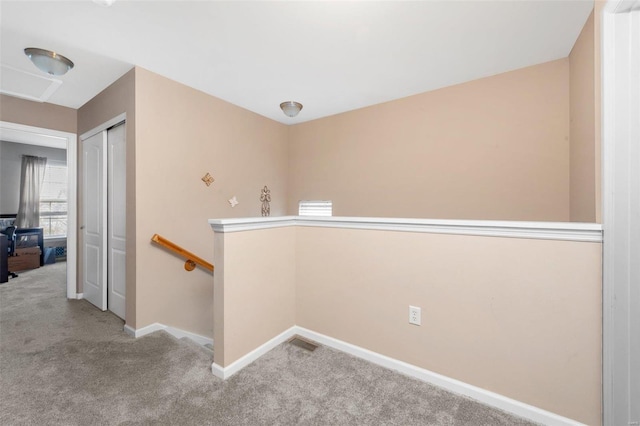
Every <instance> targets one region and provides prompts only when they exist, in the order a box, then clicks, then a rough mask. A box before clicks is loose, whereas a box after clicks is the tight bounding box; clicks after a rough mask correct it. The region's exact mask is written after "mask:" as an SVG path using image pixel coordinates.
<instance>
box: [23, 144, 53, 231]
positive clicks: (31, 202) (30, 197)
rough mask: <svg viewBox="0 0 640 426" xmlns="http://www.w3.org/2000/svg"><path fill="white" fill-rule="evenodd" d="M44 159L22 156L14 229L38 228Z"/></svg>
mask: <svg viewBox="0 0 640 426" xmlns="http://www.w3.org/2000/svg"><path fill="white" fill-rule="evenodd" d="M46 167H47V158H46V157H34V156H32V155H23V156H22V171H21V173H20V204H19V205H18V216H17V217H16V227H18V228H37V227H38V226H40V188H41V187H42V183H43V181H44V170H45V168H46Z"/></svg>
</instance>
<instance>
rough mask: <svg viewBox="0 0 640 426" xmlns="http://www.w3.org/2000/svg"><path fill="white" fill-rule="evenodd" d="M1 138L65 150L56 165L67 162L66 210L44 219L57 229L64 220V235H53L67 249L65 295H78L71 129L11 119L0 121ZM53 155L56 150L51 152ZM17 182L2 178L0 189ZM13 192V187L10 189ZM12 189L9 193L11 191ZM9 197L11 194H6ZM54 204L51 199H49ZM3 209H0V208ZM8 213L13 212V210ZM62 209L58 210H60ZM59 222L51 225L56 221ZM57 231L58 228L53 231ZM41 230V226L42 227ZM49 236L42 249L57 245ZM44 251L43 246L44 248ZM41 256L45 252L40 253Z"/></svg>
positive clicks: (74, 162) (74, 153)
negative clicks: (10, 120)
mask: <svg viewBox="0 0 640 426" xmlns="http://www.w3.org/2000/svg"><path fill="white" fill-rule="evenodd" d="M0 140H1V141H3V142H7V143H9V144H20V145H25V146H28V147H30V148H32V149H33V148H36V147H41V149H43V150H44V149H49V150H50V152H52V153H53V152H55V151H53V150H65V151H66V154H61V155H63V157H62V158H57V162H58V165H60V164H62V163H66V168H67V173H66V174H67V183H66V202H65V203H64V207H65V210H66V212H64V213H65V214H64V216H65V217H62V216H63V215H62V214H58V215H56V214H45V215H44V219H45V221H46V220H47V219H48V222H49V225H50V226H49V229H48V231H52V230H57V229H60V226H61V224H62V223H63V222H64V224H65V225H66V232H65V235H64V236H63V235H57V236H55V237H56V238H57V239H58V240H61V239H64V240H66V241H65V246H66V249H65V250H64V251H65V253H64V256H65V257H66V283H67V285H66V292H67V298H69V299H77V298H81V297H82V295H79V294H78V292H77V280H76V270H77V269H76V267H77V232H76V229H77V213H76V210H77V197H76V195H77V175H76V170H77V139H76V135H75V134H74V133H68V132H61V131H57V130H52V129H45V128H40V127H34V126H27V125H23V124H17V123H11V122H5V121H0ZM54 155H55V154H54ZM17 185H19V179H15V178H12V179H7V180H6V181H5V179H3V184H2V186H3V187H2V190H3V191H4V190H8V188H9V187H10V186H12V187H13V189H15V187H16V186H17ZM13 192H15V191H13ZM13 192H12V193H13ZM3 199H4V200H7V198H5V197H3ZM9 199H11V197H9ZM50 204H51V205H53V201H52V202H50ZM61 204H62V203H60V202H58V206H57V207H60V205H61ZM0 213H2V212H0ZM9 213H15V212H13V211H11V212H9ZM47 213H55V212H47ZM59 213H61V212H59ZM56 221H57V223H58V226H57V227H56V226H53V228H52V227H51V225H52V224H53V225H55V223H56ZM56 232H57V231H56ZM43 234H44V230H43ZM48 236H49V237H50V238H47V237H46V236H45V237H44V238H43V239H44V242H43V243H42V247H41V249H44V248H45V247H47V245H51V244H54V245H60V244H56V243H55V241H54V240H55V238H53V237H54V236H53V235H48ZM43 251H44V250H43ZM43 256H44V253H43Z"/></svg>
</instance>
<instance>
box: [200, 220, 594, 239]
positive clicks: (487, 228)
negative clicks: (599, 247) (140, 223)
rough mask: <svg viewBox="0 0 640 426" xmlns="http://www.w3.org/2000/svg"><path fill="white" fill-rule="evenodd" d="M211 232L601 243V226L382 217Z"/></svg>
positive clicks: (259, 223) (214, 223)
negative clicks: (297, 230) (284, 230)
mask: <svg viewBox="0 0 640 426" xmlns="http://www.w3.org/2000/svg"><path fill="white" fill-rule="evenodd" d="M209 225H211V228H212V229H213V230H214V231H215V232H221V233H227V232H241V231H251V230H258V229H269V228H281V227H286V226H304V227H322V228H348V229H368V230H375V231H396V232H422V233H433V234H458V235H477V236H485V237H508V238H528V239H542V240H563V241H585V242H602V225H600V224H598V223H577V222H518V221H496V220H449V219H404V218H383V217H336V216H331V217H312V216H276V217H246V218H233V219H209Z"/></svg>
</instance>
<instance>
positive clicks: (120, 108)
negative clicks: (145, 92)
mask: <svg viewBox="0 0 640 426" xmlns="http://www.w3.org/2000/svg"><path fill="white" fill-rule="evenodd" d="M135 75H136V70H135V69H132V70H130V71H129V72H127V73H126V74H125V75H123V76H122V77H120V78H119V79H118V80H116V81H115V82H114V83H113V84H111V85H110V86H109V87H107V88H106V89H104V90H103V91H102V92H100V93H99V94H98V95H97V96H96V97H94V98H93V99H91V100H90V101H89V102H87V103H86V104H84V105H83V106H82V107H81V108H80V109H79V110H78V137H80V136H82V134H84V133H86V132H88V131H90V130H92V129H94V128H96V127H98V126H100V125H102V124H104V123H106V122H107V121H109V120H111V119H113V118H115V117H117V116H119V115H120V114H122V113H126V114H127V117H126V120H127V121H126V126H127V128H126V146H127V148H126V149H127V153H126V155H127V168H126V170H127V196H126V200H127V216H126V220H127V246H126V250H127V261H126V262H127V272H126V280H127V291H126V313H125V316H126V320H127V324H128V325H130V326H131V327H134V328H136V269H137V262H136V240H135V238H130V237H129V236H135V234H136V224H137V216H136V182H135V173H134V172H135V169H136V165H135V161H136V115H135ZM82 168H83V155H82V142H81V141H80V142H79V144H78V224H79V225H80V226H82V224H83V220H84V219H83V214H84V210H83V206H82V200H83V197H82V191H83V186H82V180H83V174H82ZM82 243H83V235H82V232H81V231H79V232H78V291H80V292H81V291H82V281H83V272H84V271H83V265H82V264H83V260H84V256H83V250H82Z"/></svg>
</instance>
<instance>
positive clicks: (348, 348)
mask: <svg viewBox="0 0 640 426" xmlns="http://www.w3.org/2000/svg"><path fill="white" fill-rule="evenodd" d="M296 335H298V336H301V337H304V338H306V339H309V340H312V341H315V342H317V343H319V344H321V345H324V346H328V347H331V348H333V349H336V350H339V351H341V352H344V353H347V354H349V355H352V356H355V357H357V358H360V359H364V360H366V361H369V362H372V363H374V364H377V365H379V366H381V367H384V368H388V369H390V370H394V371H397V372H399V373H401V374H404V375H407V376H410V377H413V378H415V379H418V380H420V381H423V382H426V383H429V384H432V385H434V386H438V387H440V388H443V389H446V390H448V391H450V392H453V393H456V394H459V395H464V396H466V397H469V398H471V399H474V400H476V401H479V402H482V403H483V404H486V405H489V406H491V407H495V408H498V409H500V410H503V411H506V412H509V413H511V414H514V415H516V416H519V417H522V418H525V419H527V420H531V421H533V422H537V423H542V424H544V425H547V426H581V425H582V426H583V423H580V422H576V421H575V420H572V419H569V418H566V417H563V416H559V415H557V414H554V413H551V412H549V411H545V410H542V409H540V408H538V407H534V406H532V405H529V404H525V403H523V402H520V401H516V400H514V399H511V398H507V397H506V396H503V395H500V394H497V393H495V392H491V391H488V390H485V389H482V388H479V387H477V386H473V385H470V384H467V383H464V382H461V381H459V380H456V379H452V378H450V377H447V376H443V375H442V374H438V373H434V372H433V371H429V370H426V369H424V368H420V367H416V366H415V365H411V364H408V363H406V362H403V361H399V360H397V359H394V358H390V357H388V356H385V355H382V354H379V353H376V352H373V351H370V350H368V349H364V348H361V347H359V346H356V345H352V344H350V343H347V342H344V341H342V340H338V339H334V338H333V337H329V336H326V335H324V334H320V333H317V332H315V331H312V330H309V329H306V328H303V327H299V326H294V327H291V328H289V329H287V330H285V331H283V332H282V333H281V334H279V335H278V336H276V337H274V338H273V339H271V340H269V341H268V342H266V343H265V344H263V345H261V346H259V347H258V348H256V349H254V350H253V351H251V352H249V353H248V354H246V355H245V356H243V357H242V358H240V359H238V360H237V361H235V362H233V363H231V364H230V365H229V366H227V367H221V366H220V365H218V364H216V363H215V362H214V363H213V364H211V372H212V373H213V374H214V375H215V376H216V377H219V378H220V379H222V380H226V379H228V378H229V377H231V376H232V375H234V374H236V373H237V372H239V371H240V370H241V369H243V368H244V367H246V366H247V365H249V364H251V363H252V362H254V361H256V360H257V359H258V358H260V357H261V356H262V355H264V354H266V353H267V352H269V351H270V350H272V349H273V348H275V347H276V346H278V345H280V344H282V343H284V342H286V341H287V340H289V339H290V338H292V337H293V336H296Z"/></svg>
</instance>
